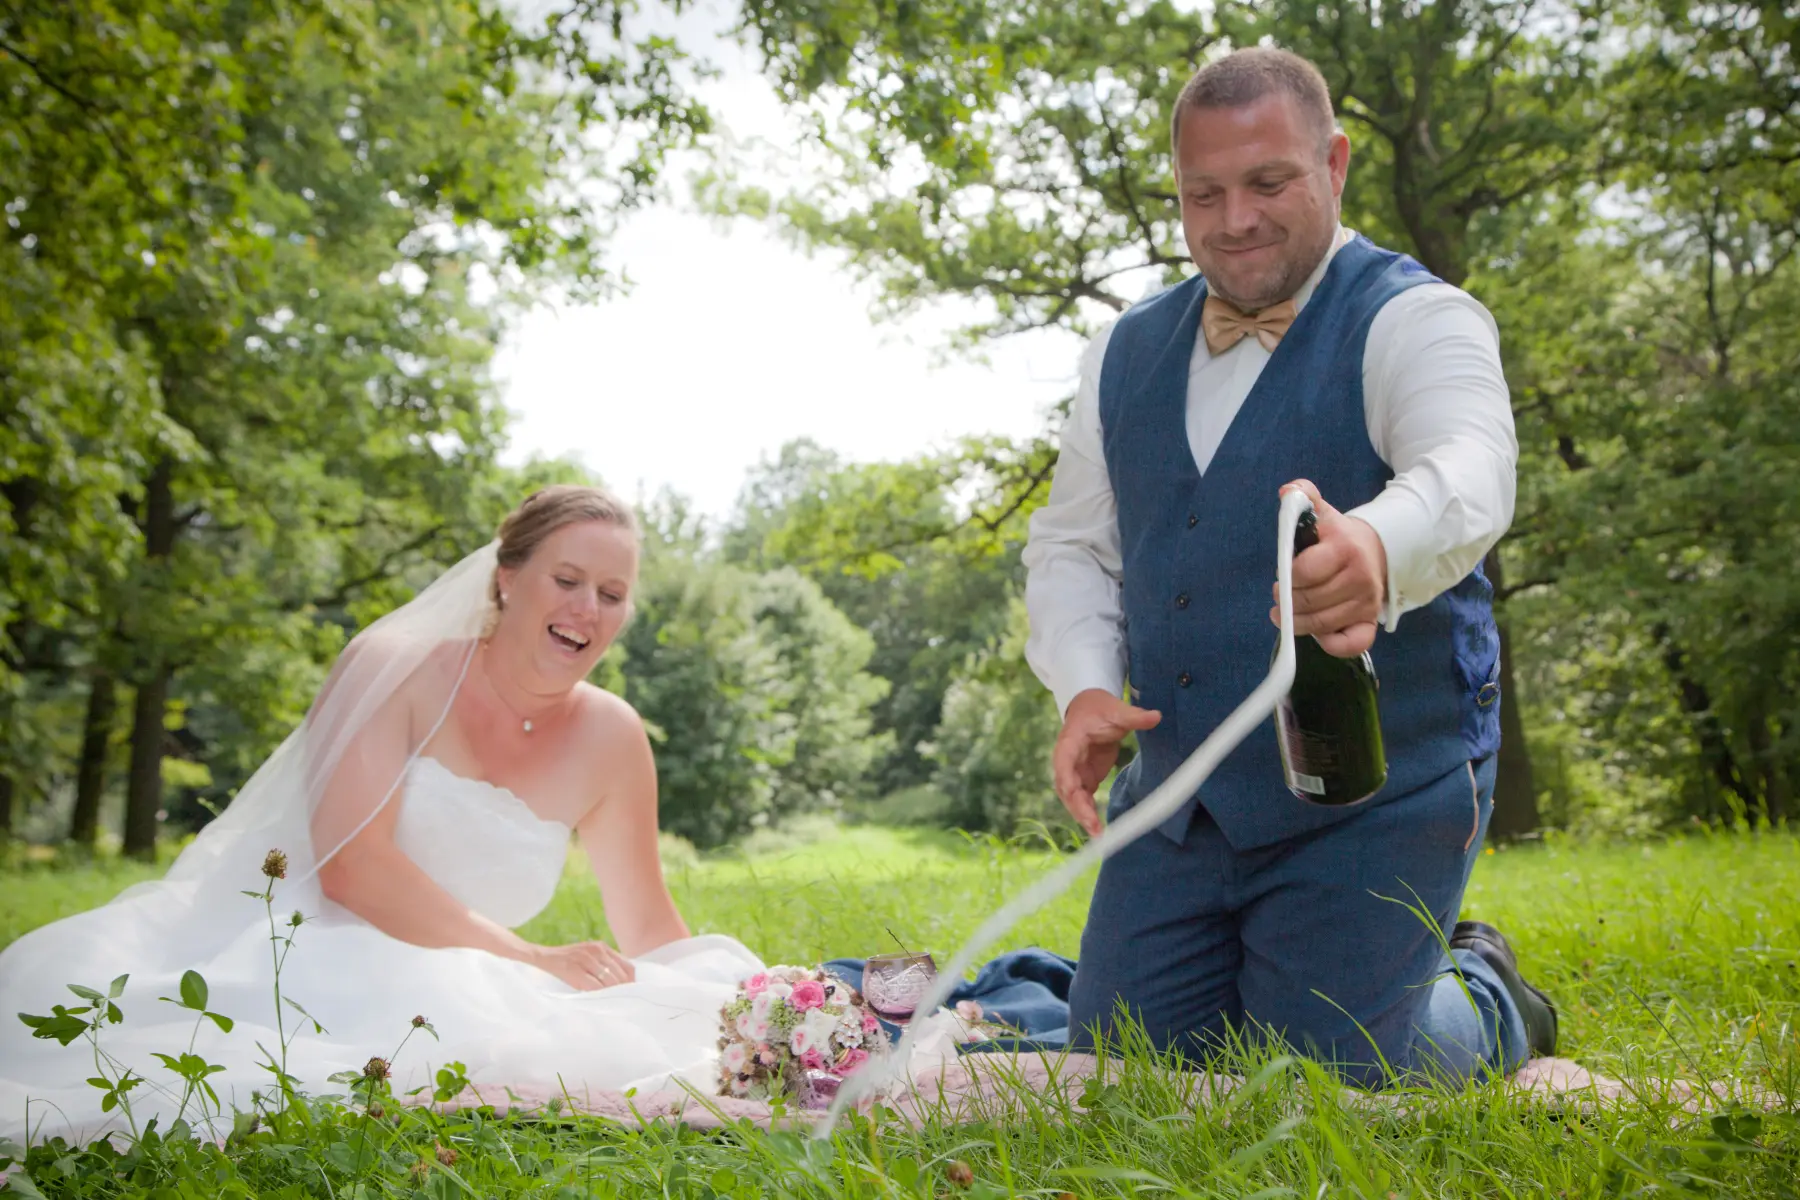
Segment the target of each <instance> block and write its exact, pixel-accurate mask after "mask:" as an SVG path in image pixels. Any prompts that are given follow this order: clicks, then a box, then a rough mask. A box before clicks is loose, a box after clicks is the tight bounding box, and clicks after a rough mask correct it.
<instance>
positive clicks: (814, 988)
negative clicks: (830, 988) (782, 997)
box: [788, 979, 825, 1012]
mask: <svg viewBox="0 0 1800 1200" xmlns="http://www.w3.org/2000/svg"><path fill="white" fill-rule="evenodd" d="M824 1003H825V985H824V984H822V983H820V982H819V981H818V980H816V979H802V980H801V981H800V982H799V983H796V984H795V985H794V991H793V993H792V994H791V995H790V996H788V1007H789V1008H791V1009H793V1010H794V1011H795V1012H805V1011H806V1010H807V1009H809V1008H818V1007H820V1006H821V1005H823V1004H824Z"/></svg>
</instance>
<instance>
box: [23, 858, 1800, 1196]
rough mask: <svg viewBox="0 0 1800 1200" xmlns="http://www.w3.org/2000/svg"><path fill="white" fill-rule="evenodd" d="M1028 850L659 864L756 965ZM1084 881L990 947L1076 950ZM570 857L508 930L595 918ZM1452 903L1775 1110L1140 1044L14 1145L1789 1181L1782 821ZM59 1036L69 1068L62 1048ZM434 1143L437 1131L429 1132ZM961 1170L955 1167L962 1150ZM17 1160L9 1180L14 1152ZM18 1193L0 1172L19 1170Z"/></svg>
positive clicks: (633, 1181)
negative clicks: (981, 1114)
mask: <svg viewBox="0 0 1800 1200" xmlns="http://www.w3.org/2000/svg"><path fill="white" fill-rule="evenodd" d="M1049 861H1050V859H1049V857H1048V852H1047V851H1046V850H1045V849H1043V848H1041V847H1039V848H1032V847H1029V846H1010V847H1008V846H999V845H995V844H992V843H980V842H977V843H969V842H965V841H964V840H962V839H960V838H957V837H956V836H954V835H949V834H944V833H941V832H935V831H928V830H911V829H909V830H904V831H900V830H881V829H871V828H866V827H865V828H858V829H851V830H846V831H844V832H843V833H842V834H841V835H839V836H838V837H835V838H832V839H830V840H826V841H821V842H817V843H814V844H811V845H806V846H801V847H797V848H795V849H793V850H791V851H788V852H782V853H772V854H769V853H765V854H761V855H756V856H749V857H737V858H714V859H706V860H702V861H701V862H699V863H698V864H693V865H687V866H679V865H675V866H671V868H670V882H671V886H672V887H673V889H674V891H675V894H676V897H677V900H678V902H679V903H680V905H681V907H682V911H683V912H684V914H685V915H686V916H687V917H688V920H689V923H690V925H691V926H692V927H693V929H694V931H695V932H712V931H717V932H727V933H732V934H734V935H736V936H738V937H740V938H742V939H743V940H744V941H745V942H746V943H748V944H749V945H750V946H751V947H752V948H753V949H755V950H756V951H758V952H759V953H760V954H762V955H763V956H764V957H765V958H767V959H769V960H771V961H789V962H793V961H800V962H804V961H816V960H818V959H820V958H824V957H830V956H837V955H846V954H848V955H862V954H867V953H871V952H873V951H875V950H877V949H879V948H881V947H883V946H884V945H887V944H891V943H890V941H889V936H888V932H887V931H888V930H890V929H891V930H892V932H893V934H894V935H895V936H897V937H899V938H900V939H901V940H903V941H905V942H907V943H908V944H909V945H915V946H925V947H928V948H930V949H932V950H934V951H936V952H938V953H939V954H940V955H947V954H948V953H950V952H953V951H954V950H955V949H956V947H957V945H958V944H959V942H960V939H961V938H962V937H963V936H965V935H966V934H967V933H969V932H970V931H972V930H973V928H974V927H975V925H976V924H977V923H978V922H979V920H980V919H981V917H982V915H983V914H984V913H986V912H988V911H991V909H992V908H993V906H994V905H995V904H996V903H998V902H999V900H1000V899H1001V898H1002V897H1004V896H1007V895H1010V894H1012V893H1013V892H1014V891H1015V890H1016V889H1017V888H1019V887H1021V886H1022V885H1023V884H1024V883H1025V881H1027V880H1028V879H1030V878H1032V877H1034V876H1035V875H1036V874H1037V873H1038V872H1039V871H1041V870H1043V869H1044V868H1045V866H1046V865H1047V863H1048V862H1049ZM152 873H153V871H151V870H149V869H147V868H142V867H133V866H121V865H118V864H93V865H88V866H82V867H74V868H53V867H49V866H39V867H32V868H27V869H23V870H20V869H13V870H10V871H8V872H7V873H6V874H4V875H0V940H10V939H11V938H12V937H15V936H17V935H18V934H19V933H20V932H22V931H23V930H25V929H27V928H30V927H32V926H33V925H35V924H38V923H41V922H43V921H47V920H50V919H52V918H54V917H55V916H58V915H61V914H62V913H65V912H70V911H74V910H77V909H79V908H82V907H84V906H86V905H89V904H91V903H94V902H95V901H97V900H99V899H103V898H104V897H105V896H107V895H109V894H110V893H111V892H113V891H116V890H117V889H118V888H119V887H122V886H124V885H125V884H127V883H130V882H133V881H135V879H137V878H142V877H145V876H146V875H148V874H152ZM1085 893H1086V886H1085V885H1084V886H1083V887H1080V888H1077V889H1076V890H1075V892H1074V893H1073V894H1070V895H1068V896H1065V897H1063V898H1062V899H1061V900H1060V901H1058V902H1057V903H1055V904H1054V905H1052V906H1051V907H1050V908H1049V909H1047V910H1045V911H1043V912H1041V913H1039V914H1038V915H1037V916H1036V917H1034V918H1033V919H1032V920H1031V921H1030V922H1029V923H1028V924H1027V925H1026V926H1024V927H1021V928H1020V929H1019V930H1016V931H1015V933H1014V935H1013V937H1012V938H1011V939H1009V944H1010V945H1014V946H1018V945H1028V944H1036V945H1042V946H1046V947H1048V948H1050V949H1053V950H1058V951H1061V952H1064V953H1069V954H1073V953H1074V952H1075V948H1076V946H1077V943H1078V939H1079V933H1080V928H1081V921H1082V915H1083V911H1084V906H1085V899H1086V894H1085ZM599 907H600V906H599V898H598V891H597V889H596V888H595V886H594V885H593V883H592V881H591V880H590V879H588V878H586V877H585V875H584V874H583V873H582V868H581V865H580V863H579V861H578V860H577V859H573V858H572V859H571V865H570V871H569V873H568V875H567V877H566V878H565V879H564V880H563V883H562V886H561V887H560V889H559V890H558V893H557V896H556V899H555V901H554V902H553V903H552V904H551V906H550V907H549V908H548V909H547V910H546V911H545V912H544V913H543V914H541V915H540V916H539V917H538V918H537V919H536V920H535V921H533V922H532V924H531V925H530V926H529V927H528V928H527V929H526V931H525V932H526V933H527V935H528V936H532V937H537V938H543V939H546V940H552V939H568V938H575V937H582V936H591V935H593V934H595V933H596V932H600V931H602V930H603V923H602V922H601V920H600V914H599ZM1465 915H1468V916H1477V917H1481V918H1483V919H1487V920H1491V921H1493V922H1494V923H1496V924H1498V925H1500V926H1501V927H1502V928H1504V929H1505V930H1506V931H1507V932H1508V935H1509V936H1510V937H1512V938H1513V940H1514V942H1515V944H1516V945H1517V947H1518V949H1519V952H1520V956H1521V959H1522V962H1523V963H1524V965H1525V967H1526V970H1527V972H1528V974H1529V975H1530V976H1531V978H1532V979H1533V981H1534V982H1537V983H1539V984H1540V986H1543V987H1544V988H1545V989H1546V990H1547V991H1549V992H1550V993H1551V994H1552V995H1553V996H1554V997H1555V998H1556V999H1557V1001H1558V1003H1559V1005H1560V1007H1561V1009H1562V1012H1563V1025H1562V1028H1563V1038H1564V1046H1563V1052H1564V1053H1565V1054H1568V1055H1570V1056H1572V1057H1575V1058H1577V1059H1579V1060H1580V1061H1581V1062H1582V1063H1583V1064H1584V1065H1587V1066H1589V1067H1591V1068H1593V1069H1595V1070H1597V1071H1600V1072H1603V1073H1606V1074H1610V1075H1615V1076H1620V1077H1624V1078H1627V1079H1632V1080H1641V1081H1649V1082H1651V1083H1652V1084H1655V1083H1656V1082H1658V1081H1666V1080H1669V1079H1673V1078H1685V1079H1735V1080H1740V1081H1743V1080H1747V1081H1751V1082H1754V1083H1757V1084H1759V1085H1761V1086H1762V1087H1764V1088H1767V1089H1770V1090H1771V1091H1772V1092H1773V1093H1774V1094H1775V1095H1776V1096H1777V1097H1778V1098H1779V1099H1778V1102H1777V1103H1776V1105H1775V1108H1774V1111H1769V1112H1762V1113H1758V1114H1750V1113H1744V1112H1735V1111H1729V1110H1727V1111H1712V1112H1705V1113H1702V1114H1700V1115H1699V1116H1690V1115H1688V1114H1686V1113H1683V1112H1681V1111H1680V1110H1678V1109H1676V1108H1674V1107H1673V1106H1672V1105H1670V1104H1668V1103H1667V1102H1665V1101H1662V1100H1659V1099H1657V1098H1656V1096H1655V1094H1654V1092H1655V1089H1654V1087H1652V1088H1651V1089H1650V1090H1649V1091H1648V1092H1646V1093H1645V1095H1644V1096H1643V1097H1642V1098H1640V1099H1638V1100H1634V1101H1630V1102H1625V1103H1622V1104H1620V1105H1617V1106H1613V1107H1608V1108H1604V1109H1602V1110H1600V1111H1598V1112H1594V1113H1590V1114H1587V1115H1581V1114H1578V1113H1575V1112H1573V1111H1562V1112H1558V1111H1556V1110H1554V1109H1552V1108H1550V1107H1549V1106H1546V1105H1543V1104H1539V1103H1532V1102H1529V1101H1525V1100H1522V1099H1519V1098H1517V1097H1515V1096H1510V1095H1507V1094H1505V1093H1503V1092H1502V1091H1500V1090H1498V1089H1494V1088H1473V1087H1472V1088H1469V1089H1466V1090H1464V1091H1460V1092H1455V1093H1447V1092H1437V1093H1432V1094H1431V1095H1430V1096H1429V1097H1428V1098H1426V1099H1425V1100H1424V1101H1423V1102H1420V1103H1414V1104H1413V1105H1411V1106H1410V1107H1411V1111H1409V1112H1399V1111H1394V1112H1379V1113H1370V1112H1368V1111H1359V1110H1355V1109H1351V1108H1349V1107H1346V1106H1345V1105H1344V1104H1342V1103H1340V1102H1339V1101H1340V1100H1341V1099H1342V1095H1341V1089H1339V1088H1338V1087H1337V1086H1336V1085H1335V1084H1333V1083H1332V1082H1331V1081H1329V1080H1326V1079H1324V1078H1322V1077H1320V1076H1319V1075H1318V1073H1317V1072H1316V1071H1313V1070H1311V1069H1309V1068H1308V1067H1307V1066H1306V1065H1305V1064H1303V1063H1297V1062H1293V1061H1290V1060H1285V1059H1278V1058H1277V1059H1256V1058H1252V1059H1247V1060H1246V1061H1245V1062H1244V1063H1242V1064H1240V1070H1242V1071H1243V1072H1244V1073H1245V1074H1246V1075H1248V1076H1250V1077H1251V1078H1253V1079H1254V1080H1255V1083H1254V1085H1253V1086H1251V1087H1248V1088H1246V1089H1244V1091H1243V1092H1242V1093H1240V1094H1239V1095H1238V1096H1237V1097H1236V1098H1235V1099H1233V1100H1232V1101H1230V1102H1229V1103H1228V1104H1226V1105H1224V1106H1222V1107H1221V1106H1214V1107H1196V1106H1194V1105H1193V1104H1192V1103H1191V1097H1188V1096H1184V1095H1183V1094H1182V1092H1181V1090H1180V1085H1179V1083H1178V1082H1171V1081H1170V1080H1169V1079H1168V1078H1167V1077H1166V1076H1164V1075H1161V1074H1159V1073H1157V1072H1154V1071H1152V1070H1151V1069H1149V1068H1150V1065H1151V1064H1150V1063H1149V1060H1148V1058H1147V1056H1144V1055H1141V1054H1135V1055H1132V1056H1131V1057H1129V1058H1128V1059H1127V1060H1126V1062H1125V1065H1124V1067H1123V1069H1122V1070H1119V1071H1116V1072H1113V1073H1111V1074H1110V1075H1109V1077H1108V1079H1107V1080H1106V1081H1105V1083H1104V1084H1103V1085H1096V1086H1094V1087H1093V1088H1091V1089H1090V1090H1089V1092H1088V1093H1087V1103H1086V1107H1087V1111H1086V1112H1085V1113H1078V1112H1074V1111H1072V1110H1071V1108H1070V1106H1069V1102H1068V1101H1067V1100H1065V1099H1059V1098H1056V1097H1049V1096H1031V1095H1027V1096H1025V1097H1022V1100H1023V1103H1024V1104H1025V1105H1026V1112H1025V1114H1024V1115H1023V1116H1020V1117H1015V1118H1013V1119H1010V1120H1007V1121H1005V1122H1002V1123H984V1124H973V1125H960V1126H947V1125H942V1124H939V1125H935V1126H930V1127H927V1128H926V1129H924V1130H911V1129H906V1128H902V1127H900V1126H898V1125H893V1124H871V1123H870V1122H867V1121H859V1122H857V1123H856V1124H855V1125H853V1126H852V1127H851V1128H849V1129H847V1130H845V1131H843V1132H842V1133H840V1134H839V1135H838V1136H837V1137H836V1138H835V1139H834V1140H833V1141H832V1142H831V1143H829V1144H822V1145H812V1144H809V1143H807V1142H805V1141H803V1140H801V1139H799V1138H797V1137H795V1136H792V1135H786V1134H774V1135H768V1134H762V1133H759V1132H755V1131H753V1130H748V1129H738V1128H733V1129H727V1130H725V1131H721V1132H716V1133H712V1134H700V1133H695V1132H692V1131H687V1130H682V1129H675V1128H666V1127H653V1128H651V1129H649V1130H646V1131H636V1132H634V1131H626V1130H622V1129H619V1128H617V1127H612V1126H604V1125H601V1124H600V1123H598V1122H595V1121H590V1120H579V1119H577V1120H570V1119H567V1118H566V1116H564V1117H559V1118H557V1119H545V1118H544V1117H542V1116H540V1117H539V1118H537V1119H524V1118H506V1117H499V1116H495V1115H494V1114H492V1113H483V1112H474V1113H464V1114H460V1115H456V1116H439V1115H433V1114H428V1113H418V1112H412V1111H408V1112H404V1113H400V1114H395V1113H393V1112H391V1111H390V1112H389V1113H387V1114H386V1115H385V1116H384V1117H382V1118H381V1119H379V1120H375V1119H372V1118H370V1117H369V1116H368V1115H367V1113H366V1112H363V1111H358V1110H357V1108H356V1107H355V1106H345V1105H342V1104H338V1103H318V1104H315V1105H312V1106H309V1108H308V1110H307V1114H306V1115H307V1118H308V1119H307V1122H306V1123H304V1124H301V1123H299V1122H289V1123H287V1124H286V1125H284V1126H282V1127H280V1128H277V1129H264V1130H263V1131H261V1132H258V1133H256V1134H254V1135H252V1136H250V1137H248V1138H245V1139H242V1140H240V1141H239V1142H237V1143H234V1144H233V1145H232V1146H230V1147H227V1148H225V1149H217V1148H213V1147H210V1146H201V1145H199V1144H198V1143H195V1142H192V1141H185V1142H183V1141H171V1142H167V1143H163V1142H152V1143H151V1144H149V1145H148V1146H147V1147H145V1148H139V1149H137V1150H135V1151H131V1152H128V1153H127V1154H126V1155H125V1156H124V1157H123V1158H121V1157H119V1156H118V1155H117V1154H114V1153H112V1152H110V1151H107V1150H92V1149H90V1150H73V1149H70V1148H66V1147H49V1148H44V1149H36V1150H34V1151H33V1152H32V1157H31V1158H30V1160H29V1167H30V1173H31V1177H32V1179H33V1180H34V1181H35V1183H34V1184H33V1185H30V1186H35V1187H36V1188H38V1189H40V1190H41V1192H42V1193H43V1194H44V1195H51V1196H65V1195H66V1196H76V1195H81V1196H120V1195H150V1196H161V1195H167V1196H202V1195H203V1196H207V1197H209V1198H210V1197H228V1196H239V1195H242V1196H250V1195H257V1196H272V1197H300V1196H330V1197H333V1198H337V1197H353V1196H357V1197H360V1196H377V1195H380V1196H387V1195H393V1196H411V1195H424V1196H433V1197H448V1196H499V1195H508V1196H510V1195H531V1196H544V1197H577V1196H581V1197H589V1196H665V1197H672V1198H673V1197H691V1198H693V1200H708V1198H710V1197H714V1196H731V1197H745V1198H748V1197H753V1196H754V1197H769V1196H784V1195H803V1196H820V1197H823V1196H832V1197H858V1198H860V1197H870V1198H874V1197H926V1196H932V1197H935V1196H952V1195H954V1196H961V1195H968V1196H976V1197H992V1196H1007V1195H1010V1196H1034V1197H1036V1196H1041V1197H1046V1198H1050V1197H1058V1196H1062V1195H1072V1196H1076V1197H1082V1198H1088V1197H1115V1196H1121V1197H1122V1196H1137V1195H1144V1196H1165V1195H1166V1196H1208V1197H1211V1196H1220V1197H1230V1198H1234V1200H1252V1198H1254V1200H1265V1198H1267V1200H1273V1198H1275V1197H1295V1198H1297V1200H1319V1198H1321V1197H1332V1196H1343V1197H1359V1198H1361V1200H1389V1198H1393V1200H1398V1198H1400V1197H1440V1196H1442V1197H1451V1196H1455V1197H1514V1196H1547V1197H1559V1198H1560V1197H1583V1198H1587V1197H1592V1198H1596V1200H1597V1198H1599V1197H1626V1196H1708V1197H1740V1196H1747V1197H1761V1196H1767V1197H1772V1198H1777V1200H1781V1198H1786V1200H1800V1184H1797V1183H1796V1180H1800V1116H1797V1113H1800V1051H1797V1049H1796V1034H1795V1024H1796V1019H1797V1018H1800V839H1796V838H1794V837H1792V836H1788V835H1782V834H1763V835H1749V834H1733V833H1719V834H1711V835H1693V836H1689V837H1684V838H1680V839H1675V840H1670V841H1664V842H1657V843H1646V844H1626V845H1613V846H1575V845H1570V844H1565V843H1561V842H1558V841H1554V840H1553V841H1551V842H1549V843H1547V844H1543V845H1537V846H1532V847H1529V848H1525V849H1516V850H1503V851H1501V852H1499V853H1498V854H1494V855H1491V856H1489V857H1486V858H1485V859H1484V860H1483V862H1482V863H1481V865H1480V866H1479V868H1478V869H1477V871H1476V873H1475V877H1474V881H1473V883H1472V884H1471V887H1470V892H1469V895H1468V898H1467V901H1466V904H1465ZM79 1057H80V1054H79V1051H77V1050H71V1063H70V1069H71V1071H75V1070H79V1069H80V1064H79V1063H78V1062H77V1061H76V1060H77V1059H78V1058H79ZM439 1147H442V1148H443V1152H442V1154H441V1155H440V1153H439ZM965 1167H966V1169H967V1174H966V1175H965V1173H964V1170H963V1168H965ZM15 1180H16V1176H15ZM13 1186H14V1188H15V1189H17V1188H18V1187H19V1186H20V1184H19V1183H17V1182H15V1183H14V1184H13Z"/></svg>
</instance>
